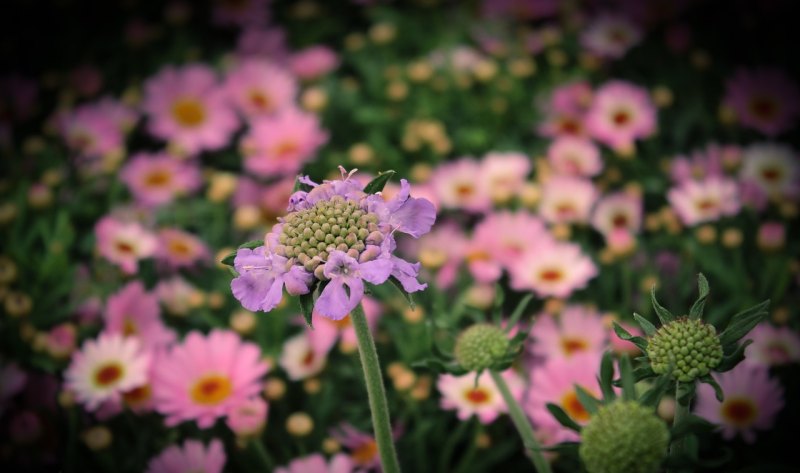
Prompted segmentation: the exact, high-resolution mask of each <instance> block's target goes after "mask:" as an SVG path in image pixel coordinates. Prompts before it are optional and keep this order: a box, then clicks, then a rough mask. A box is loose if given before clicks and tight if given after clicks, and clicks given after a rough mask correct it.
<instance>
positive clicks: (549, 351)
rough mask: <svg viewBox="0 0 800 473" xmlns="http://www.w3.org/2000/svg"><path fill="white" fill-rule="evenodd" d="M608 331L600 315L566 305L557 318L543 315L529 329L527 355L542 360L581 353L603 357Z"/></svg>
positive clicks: (551, 315)
mask: <svg viewBox="0 0 800 473" xmlns="http://www.w3.org/2000/svg"><path fill="white" fill-rule="evenodd" d="M606 335H607V331H606V327H605V324H603V319H602V318H601V317H600V314H599V313H598V312H597V311H596V310H593V309H590V308H588V307H585V306H580V305H569V306H567V307H565V308H564V310H563V311H562V312H561V314H560V315H559V316H558V317H556V316H555V315H553V314H548V313H542V314H539V315H538V316H537V317H536V321H535V322H534V324H533V327H532V328H531V337H532V340H533V343H532V344H531V345H530V352H531V353H532V354H533V355H534V356H536V357H540V358H543V359H550V358H553V357H562V358H570V357H572V356H576V355H578V354H581V353H592V354H595V355H602V353H603V351H604V350H605V348H606V341H607V336H606Z"/></svg>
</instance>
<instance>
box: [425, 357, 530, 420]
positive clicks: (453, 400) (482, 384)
mask: <svg viewBox="0 0 800 473" xmlns="http://www.w3.org/2000/svg"><path fill="white" fill-rule="evenodd" d="M502 376H503V378H504V379H505V380H506V383H507V384H508V387H509V389H510V390H511V394H512V395H513V396H514V398H516V399H517V401H519V400H520V398H521V397H522V392H523V390H524V388H525V386H524V384H523V382H522V379H521V378H520V377H519V375H518V374H516V373H515V372H514V371H513V370H510V369H509V370H506V371H504V372H503V373H502ZM436 387H437V388H438V389H439V393H441V395H442V399H441V406H442V409H446V410H456V411H457V415H458V418H459V419H461V420H464V421H465V420H468V419H469V418H470V417H472V416H473V415H476V416H477V417H478V420H480V421H481V423H484V424H491V423H492V422H494V420H495V419H497V417H498V416H499V415H500V414H502V413H504V412H508V406H506V403H505V401H504V400H503V396H502V395H501V394H500V390H499V389H497V385H495V383H494V381H493V380H492V378H491V376H490V375H489V373H487V372H485V371H484V372H483V373H481V375H480V376H478V380H477V383H476V381H475V373H469V374H465V375H463V376H453V375H451V374H446V373H445V374H442V375H439V379H438V381H436Z"/></svg>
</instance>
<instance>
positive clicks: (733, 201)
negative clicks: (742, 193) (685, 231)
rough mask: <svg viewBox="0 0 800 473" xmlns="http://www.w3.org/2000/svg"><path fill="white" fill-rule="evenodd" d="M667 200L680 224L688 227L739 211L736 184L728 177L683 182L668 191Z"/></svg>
mask: <svg viewBox="0 0 800 473" xmlns="http://www.w3.org/2000/svg"><path fill="white" fill-rule="evenodd" d="M667 200H669V203H670V205H671V206H672V208H673V209H674V210H675V212H676V213H677V214H678V217H680V219H681V221H682V222H683V223H684V225H689V226H691V225H697V224H698V223H703V222H713V221H716V220H719V219H720V218H722V217H725V216H731V215H736V214H737V213H739V210H740V209H741V202H740V201H739V190H738V187H737V186H736V182H735V181H733V180H732V179H728V178H718V177H709V178H707V179H704V180H702V181H686V182H684V183H683V184H682V185H681V186H680V187H675V188H672V189H670V191H669V192H668V193H667Z"/></svg>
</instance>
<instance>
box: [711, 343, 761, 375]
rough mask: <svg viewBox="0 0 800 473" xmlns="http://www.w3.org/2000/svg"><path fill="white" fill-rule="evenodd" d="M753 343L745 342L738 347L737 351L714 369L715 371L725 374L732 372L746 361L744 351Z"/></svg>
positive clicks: (726, 356) (725, 357) (723, 358)
mask: <svg viewBox="0 0 800 473" xmlns="http://www.w3.org/2000/svg"><path fill="white" fill-rule="evenodd" d="M751 343H753V341H752V340H745V341H744V343H742V344H740V345H736V349H735V350H734V351H733V352H731V353H730V354H729V355H725V356H723V357H722V361H721V362H720V363H719V365H718V366H717V367H716V368H715V369H714V371H719V372H720V373H724V372H726V371H730V370H732V369H733V368H734V367H735V366H736V365H738V364H739V363H741V362H742V361H743V360H744V351H745V349H747V347H748V345H750V344H751Z"/></svg>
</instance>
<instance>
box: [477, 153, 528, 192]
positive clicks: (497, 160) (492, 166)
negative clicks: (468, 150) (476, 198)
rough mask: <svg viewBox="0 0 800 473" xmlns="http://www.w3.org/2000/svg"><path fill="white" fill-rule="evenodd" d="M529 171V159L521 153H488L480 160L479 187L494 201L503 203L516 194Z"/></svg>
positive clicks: (523, 183)
mask: <svg viewBox="0 0 800 473" xmlns="http://www.w3.org/2000/svg"><path fill="white" fill-rule="evenodd" d="M530 172H531V160H530V158H529V157H527V156H525V155H524V154H522V153H514V152H508V153H498V152H494V153H488V154H487V155H486V156H484V157H483V159H482V160H481V173H480V174H479V176H480V179H481V180H482V181H483V182H482V184H481V187H482V188H484V189H486V192H488V194H489V196H490V197H491V198H492V200H493V201H494V202H497V203H505V202H508V201H510V200H511V198H512V197H514V195H516V194H518V193H519V192H520V190H522V187H523V186H524V185H525V180H526V177H527V176H528V173H530Z"/></svg>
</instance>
